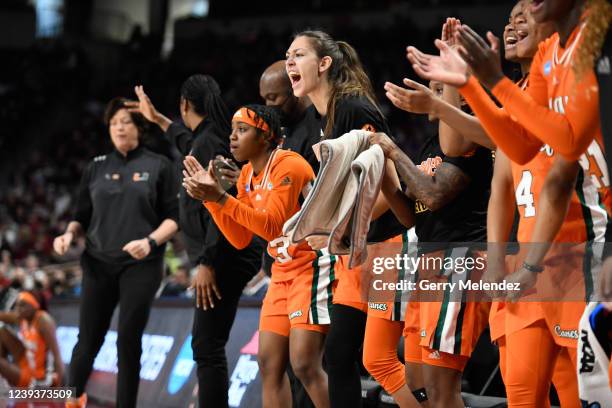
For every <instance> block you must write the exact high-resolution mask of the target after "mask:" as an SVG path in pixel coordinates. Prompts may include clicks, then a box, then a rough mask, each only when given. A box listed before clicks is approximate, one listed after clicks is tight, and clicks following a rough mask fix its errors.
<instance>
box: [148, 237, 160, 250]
mask: <svg viewBox="0 0 612 408" xmlns="http://www.w3.org/2000/svg"><path fill="white" fill-rule="evenodd" d="M147 241H149V246H150V247H151V251H152V250H154V249H155V248H157V247H158V245H157V241H156V240H154V239H153V238H151V237H147Z"/></svg>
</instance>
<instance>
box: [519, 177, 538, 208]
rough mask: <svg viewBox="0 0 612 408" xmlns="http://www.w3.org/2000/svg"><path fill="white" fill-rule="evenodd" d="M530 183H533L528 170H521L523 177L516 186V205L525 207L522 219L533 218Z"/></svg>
mask: <svg viewBox="0 0 612 408" xmlns="http://www.w3.org/2000/svg"><path fill="white" fill-rule="evenodd" d="M531 183H533V176H532V175H531V172H530V171H529V170H523V176H522V177H521V182H520V183H519V184H518V186H516V205H524V206H525V215H524V217H525V218H527V217H533V216H535V213H536V209H535V206H534V205H533V203H534V199H533V193H532V192H531Z"/></svg>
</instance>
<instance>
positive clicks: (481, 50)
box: [455, 24, 504, 89]
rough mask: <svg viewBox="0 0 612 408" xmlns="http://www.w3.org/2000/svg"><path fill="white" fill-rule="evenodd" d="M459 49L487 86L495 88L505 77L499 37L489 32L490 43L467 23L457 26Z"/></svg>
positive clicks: (460, 53)
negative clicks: (500, 55)
mask: <svg viewBox="0 0 612 408" xmlns="http://www.w3.org/2000/svg"><path fill="white" fill-rule="evenodd" d="M455 38H456V40H457V42H458V43H459V45H460V47H458V49H457V51H458V53H459V55H460V56H461V58H462V59H463V60H464V61H465V62H466V63H467V64H468V65H469V67H470V69H471V71H472V73H473V74H474V76H475V77H476V78H478V80H479V81H480V82H481V83H482V84H484V85H485V86H486V87H487V88H489V89H491V88H493V87H494V86H495V85H496V84H497V83H498V82H499V81H500V80H501V79H502V78H503V77H504V73H503V71H502V69H501V62H500V57H499V38H497V37H496V36H494V35H493V33H491V32H490V31H489V32H487V39H488V40H489V44H487V43H486V42H485V40H484V39H483V38H482V37H481V36H479V35H478V34H477V33H476V32H475V31H474V30H472V29H471V28H470V27H468V26H467V25H465V24H464V25H462V26H459V27H458V28H457V32H456V34H455Z"/></svg>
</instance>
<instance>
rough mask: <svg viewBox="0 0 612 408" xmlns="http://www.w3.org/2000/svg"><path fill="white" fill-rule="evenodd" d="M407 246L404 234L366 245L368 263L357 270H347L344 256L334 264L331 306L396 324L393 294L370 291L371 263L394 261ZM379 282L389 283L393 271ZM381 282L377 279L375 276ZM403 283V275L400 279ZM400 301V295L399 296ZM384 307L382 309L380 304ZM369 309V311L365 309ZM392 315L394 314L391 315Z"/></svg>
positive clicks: (397, 308) (397, 312) (394, 275)
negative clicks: (335, 285) (335, 275)
mask: <svg viewBox="0 0 612 408" xmlns="http://www.w3.org/2000/svg"><path fill="white" fill-rule="evenodd" d="M407 242H408V231H406V232H404V233H402V234H400V235H396V236H395V237H393V238H390V239H388V240H386V241H384V242H378V243H375V244H370V245H368V260H367V261H366V262H365V263H364V264H363V265H361V266H358V267H355V268H353V269H349V268H348V256H341V257H340V260H339V262H338V268H337V270H338V279H339V282H338V289H337V290H336V292H335V293H334V303H337V304H341V305H345V306H349V307H352V308H355V309H357V310H361V311H362V312H367V313H371V312H374V314H375V315H376V317H381V318H384V319H388V320H394V321H400V320H402V319H401V318H400V315H401V311H402V310H401V305H399V304H395V303H397V302H394V300H395V299H396V293H394V292H389V291H384V293H381V292H378V291H375V290H373V287H372V283H373V281H374V279H376V278H374V277H373V275H372V271H371V268H372V260H373V259H374V258H375V257H395V256H396V255H397V254H400V253H401V252H402V251H403V250H404V251H405V250H406V248H407V247H406V245H407ZM389 272H392V273H390V274H388V276H385V277H384V278H383V281H385V282H393V281H396V280H397V279H398V275H397V271H389ZM378 278H381V276H378ZM401 279H403V274H402V278H401ZM399 297H400V298H401V293H399ZM385 303H386V304H387V305H386V306H383V304H385ZM369 306H370V307H369ZM394 311H395V313H394Z"/></svg>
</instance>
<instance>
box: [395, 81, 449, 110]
mask: <svg viewBox="0 0 612 408" xmlns="http://www.w3.org/2000/svg"><path fill="white" fill-rule="evenodd" d="M403 82H404V85H406V86H407V87H408V88H410V89H406V88H402V87H400V86H397V85H395V84H392V83H391V82H386V83H385V91H387V92H386V93H385V95H386V96H387V98H388V99H389V100H390V101H391V103H393V105H395V106H396V107H398V108H400V109H402V110H405V111H406V112H411V113H423V114H428V115H430V114H433V113H434V110H435V103H436V101H437V96H436V95H435V94H434V93H433V92H432V91H431V89H429V88H428V87H426V86H425V85H422V84H420V83H418V82H415V81H411V80H410V79H408V78H404V81H403Z"/></svg>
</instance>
